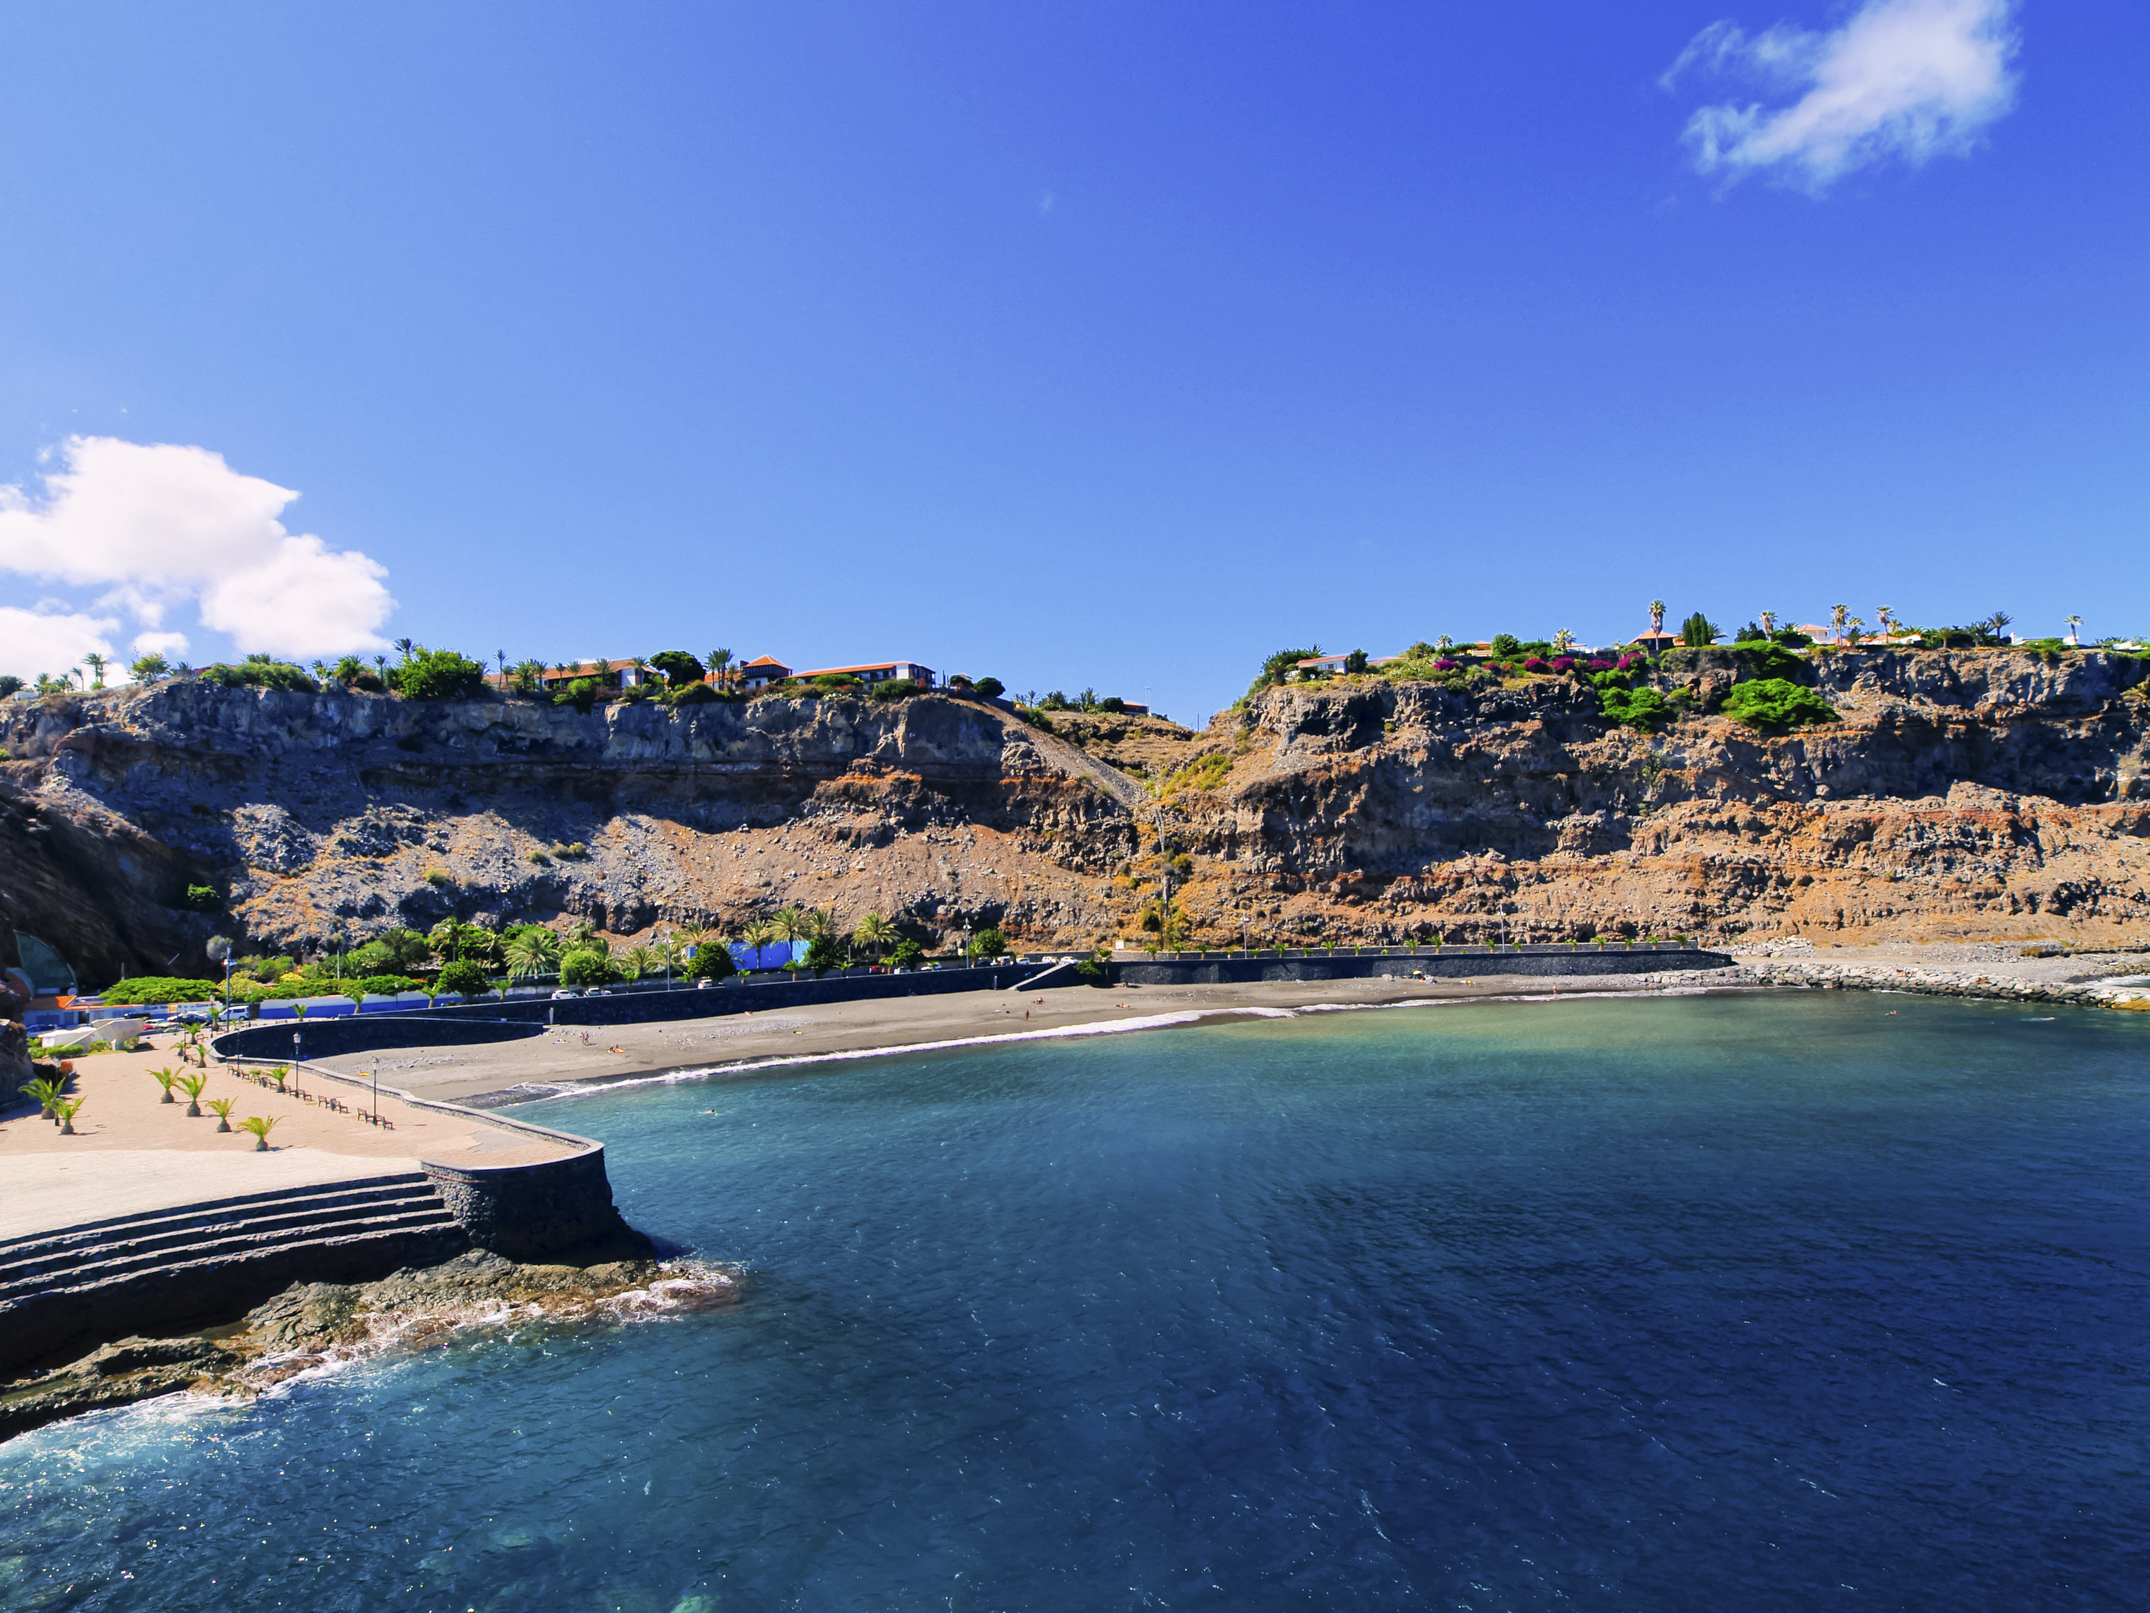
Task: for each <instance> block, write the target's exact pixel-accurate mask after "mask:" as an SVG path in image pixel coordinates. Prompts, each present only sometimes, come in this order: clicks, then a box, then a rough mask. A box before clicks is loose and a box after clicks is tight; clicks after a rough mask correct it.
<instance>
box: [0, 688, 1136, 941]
mask: <svg viewBox="0 0 2150 1613" xmlns="http://www.w3.org/2000/svg"><path fill="white" fill-rule="evenodd" d="M0 747H4V748H5V750H6V752H7V758H8V759H7V761H6V762H5V763H4V764H0V766H4V768H5V777H4V779H0V867H4V868H5V870H6V871H7V873H8V875H9V877H8V878H6V879H5V880H0V903H4V904H5V912H4V913H0V921H6V922H12V923H14V924H17V925H20V926H21V927H22V928H24V929H28V930H31V931H32V932H34V933H37V934H40V935H43V936H45V937H46V938H47V939H49V940H52V941H53V942H54V943H55V944H57V945H59V946H60V947H61V949H62V950H63V951H65V952H68V953H69V954H70V956H72V957H73V958H74V959H75V961H76V963H77V966H78V967H79V968H81V969H83V970H84V972H85V973H88V974H91V975H92V976H98V975H116V974H118V973H121V972H122V971H123V970H124V971H127V972H143V971H155V972H159V973H162V972H166V971H167V960H168V959H169V958H170V957H171V956H172V954H173V953H175V952H177V953H180V954H181V963H180V967H182V968H187V967H192V968H199V967H201V965H202V962H203V960H202V958H201V955H200V947H201V943H202V942H203V941H204V940H205V939H206V938H207V936H208V935H209V934H211V933H212V931H214V930H217V929H223V930H226V931H236V932H237V933H239V934H241V935H242V936H243V937H245V938H246V939H248V940H249V941H251V942H255V943H259V944H262V945H269V946H300V947H305V948H316V947H319V946H321V945H323V944H324V943H325V942H326V941H327V939H328V938H329V937H330V936H332V935H334V934H337V933H343V934H346V935H353V936H363V935H364V934H366V933H369V932H371V931H375V930H379V929H381V928H385V927H387V926H389V925H394V924H400V925H407V926H410V927H413V928H417V929H426V928H429V927H430V926H431V925H433V924H434V923H437V922H438V921H439V920H440V919H441V918H444V917H448V916H450V915H453V916H456V917H459V918H462V919H465V920H473V921H478V922H485V923H491V924H500V923H512V922H524V921H544V920H548V919H553V918H557V917H559V916H561V915H571V916H574V917H578V918H586V919H588V920H590V921H591V922H592V923H594V924H595V925H597V926H598V928H599V929H601V930H604V931H607V932H609V933H611V934H614V935H621V936H624V935H630V934H634V933H637V932H641V931H645V930H647V929H648V928H649V927H651V926H652V925H655V924H659V923H680V922H686V921H694V922H705V923H706V922H712V921H713V922H716V923H719V924H722V925H726V926H731V925H736V924H739V923H743V922H745V921H747V920H750V919H751V918H753V917H755V916H758V915H761V914H765V913H767V912H769V911H770V910H772V909H774V908H776V907H778V906H782V905H787V904H803V905H816V906H822V905H834V906H836V907H837V908H838V910H839V912H840V913H842V914H843V915H844V916H846V917H847V918H855V917H856V916H857V915H858V914H859V913H861V912H864V911H866V910H867V909H869V908H873V909H878V910H880V911H881V912H883V913H885V914H887V915H889V916H890V917H892V918H896V919H898V920H899V921H908V922H909V923H911V924H912V925H913V926H914V927H916V928H918V929H920V930H922V931H924V932H927V933H931V934H949V933H954V932H957V931H960V930H961V929H962V928H963V927H964V926H966V925H969V926H977V927H982V926H984V925H988V924H996V923H997V924H1003V925H1006V926H1008V927H1011V928H1017V929H1021V930H1023V931H1025V932H1026V933H1029V934H1032V935H1036V936H1039V937H1041V938H1058V937H1061V936H1067V937H1069V938H1070V939H1073V938H1078V937H1079V938H1081V939H1085V940H1087V939H1091V938H1094V936H1095V935H1096V933H1097V932H1098V931H1099V930H1100V928H1101V927H1106V926H1109V924H1110V914H1109V910H1108V907H1107V904H1106V903H1105V902H1103V901H1102V900H1101V899H1100V898H1101V894H1102V886H1103V876H1104V873H1105V871H1106V870H1107V869H1109V868H1110V867H1111V866H1112V865H1113V864H1114V862H1115V861H1117V860H1118V859H1120V858H1123V857H1125V856H1126V855H1127V854H1128V853H1129V852H1130V851H1131V850H1132V849H1133V846H1134V840H1135V835H1134V814H1133V809H1134V807H1135V806H1136V805H1137V804H1138V803H1139V802H1140V800H1141V792H1140V790H1139V788H1138V787H1137V786H1136V785H1134V784H1133V783H1132V782H1131V781H1129V780H1128V779H1127V778H1126V777H1125V776H1124V775H1122V774H1120V773H1119V772H1117V771H1116V770H1114V769H1112V768H1110V767H1107V766H1104V765H1102V764H1100V763H1097V762H1094V761H1092V760H1091V759H1090V758H1088V757H1087V756H1085V755H1084V754H1083V753H1082V752H1081V751H1080V750H1078V749H1076V748H1075V747H1073V746H1070V745H1067V744H1065V743H1063V742H1061V741H1059V740H1057V739H1055V738H1053V737H1052V736H1050V735H1047V734H1043V733H1039V732H1038V731H1036V730H1034V729H1032V728H1030V727H1028V726H1026V725H1025V724H1023V723H1021V722H1019V721H1017V720H1016V719H1015V718H1013V717H1012V716H1010V715H1009V714H1008V713H1007V712H1005V711H1003V710H1001V709H1000V708H997V707H995V706H993V705H991V704H989V703H986V702H983V701H975V700H962V699H954V698H945V697H941V696H919V697H913V698H911V699H907V700H902V701H892V702H878V701H871V700H865V699H855V698H821V699H810V698H788V699H763V700H755V701H752V702H725V701H719V702H709V703H705V704H701V705H688V706H683V707H680V708H677V709H672V708H667V707H664V706H662V705H660V704H656V703H641V704H635V705H626V704H619V705H611V706H601V707H598V708H597V709H595V710H593V711H591V712H588V713H580V712H577V711H575V710H574V709H572V708H571V707H559V706H554V705H551V704H549V703H544V702H538V701H530V700H521V699H511V700H501V699H497V698H485V699H476V700H467V701H441V702H418V701H405V700H401V699H398V698H393V697H390V696H385V695H365V694H354V693H345V692H341V691H337V692H331V693H323V694H318V695H315V694H303V693H296V692H272V691H263V690H258V689H251V688H240V689H225V688H221V687H218V686H216V685H212V684H207V683H203V682H201V681H199V680H196V679H189V678H182V679H174V680H170V681H168V682H165V683H160V684H157V685H155V686H153V687H151V688H148V689H129V690H121V691H113V692H109V693H100V694H93V695H83V696H71V697H65V698H56V699H48V700H45V701H39V702H18V703H11V705H10V706H8V707H6V708H0ZM190 885H209V886H211V887H212V888H213V889H214V890H215V892H216V894H217V900H218V902H220V903H221V904H222V908H221V910H211V911H207V912H197V911H192V910H190V909H189V906H188V899H187V891H188V887H189V886H190Z"/></svg>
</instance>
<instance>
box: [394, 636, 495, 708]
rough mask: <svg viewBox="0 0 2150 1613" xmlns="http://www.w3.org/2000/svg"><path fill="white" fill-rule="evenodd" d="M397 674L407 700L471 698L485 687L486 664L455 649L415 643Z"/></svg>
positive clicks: (397, 685) (398, 687)
mask: <svg viewBox="0 0 2150 1613" xmlns="http://www.w3.org/2000/svg"><path fill="white" fill-rule="evenodd" d="M394 678H395V685H396V691H397V693H399V694H401V695H402V696H403V698H404V699H406V700H468V699H469V698H471V697H472V696H473V695H476V694H477V693H479V692H480V691H481V690H483V689H484V687H485V664H484V663H483V662H482V661H473V660H471V659H470V657H468V656H466V655H458V654H457V653H456V652H455V651H453V650H429V649H427V648H426V647H425V646H424V645H422V644H414V645H412V646H411V648H410V650H409V652H408V653H407V654H406V656H405V658H404V661H403V664H402V665H401V666H399V667H397V668H396V670H395V674H394Z"/></svg>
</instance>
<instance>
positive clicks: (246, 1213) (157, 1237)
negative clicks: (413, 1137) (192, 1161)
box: [0, 1177, 443, 1290]
mask: <svg viewBox="0 0 2150 1613" xmlns="http://www.w3.org/2000/svg"><path fill="white" fill-rule="evenodd" d="M420 1209H424V1210H431V1211H443V1206H442V1204H441V1199H440V1194H439V1193H438V1191H437V1190H436V1189H435V1188H434V1187H433V1185H432V1183H431V1182H429V1181H427V1180H426V1179H425V1178H423V1177H420V1178H419V1179H418V1180H417V1181H416V1182H413V1183H397V1184H394V1185H392V1186H385V1187H374V1188H369V1189H365V1190H362V1191H357V1192H323V1193H320V1194H316V1195H312V1196H305V1195H301V1196H296V1197H280V1198H278V1199H276V1200H274V1201H271V1202H268V1203H264V1204H259V1205H238V1206H233V1207H231V1208H228V1209H224V1210H219V1211H213V1212H211V1213H208V1214H180V1215H167V1216H159V1217H154V1218H149V1217H145V1218H142V1219H140V1220H136V1221H126V1222H121V1223H119V1224H117V1225H114V1226H110V1227H106V1228H104V1229H101V1230H100V1231H98V1232H96V1233H92V1234H86V1235H78V1236H71V1237H66V1238H51V1239H44V1240H38V1241H37V1242H36V1243H35V1244H34V1245H32V1246H30V1247H21V1246H18V1247H17V1248H16V1249H12V1250H8V1251H0V1290H5V1289H7V1288H10V1287H14V1286H16V1285H18V1284H22V1283H26V1282H35V1281H36V1280H37V1279H39V1278H43V1277H46V1276H50V1275H53V1274H64V1273H66V1272H69V1271H73V1270H79V1269H81V1268H82V1267H83V1266H85V1265H93V1264H97V1263H99V1262H103V1261H110V1260H117V1259H124V1258H131V1257H134V1256H140V1255H150V1254H154V1253H155V1252H157V1251H159V1250H164V1249H171V1248H184V1247H186V1246H188V1245H190V1244H195V1243H200V1242H202V1241H205V1240H209V1239H226V1238H232V1237H241V1236H248V1235H252V1236H257V1237H273V1236H276V1235H278V1234H280V1233H283V1232H285V1231H286V1230H289V1229H298V1230H301V1231H303V1230H304V1229H306V1228H308V1227H313V1226H321V1225H325V1224H328V1223H331V1222H336V1221H344V1220H349V1219H352V1218H354V1217H362V1216H366V1215H378V1214H389V1213H397V1212H403V1211H410V1210H420Z"/></svg>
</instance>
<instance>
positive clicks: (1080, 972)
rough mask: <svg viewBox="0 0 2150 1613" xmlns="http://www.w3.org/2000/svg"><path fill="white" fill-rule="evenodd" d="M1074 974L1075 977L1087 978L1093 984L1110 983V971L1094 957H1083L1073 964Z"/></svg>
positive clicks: (1105, 984)
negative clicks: (1080, 960)
mask: <svg viewBox="0 0 2150 1613" xmlns="http://www.w3.org/2000/svg"><path fill="white" fill-rule="evenodd" d="M1075 974H1076V976H1077V978H1079V979H1082V980H1087V981H1088V982H1089V983H1090V984H1091V985H1093V986H1109V985H1111V984H1112V972H1111V971H1110V970H1109V969H1107V968H1106V967H1105V966H1104V964H1103V963H1101V962H1099V961H1098V960H1097V959H1096V958H1085V959H1083V960H1082V962H1080V963H1078V964H1077V965H1075Z"/></svg>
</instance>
